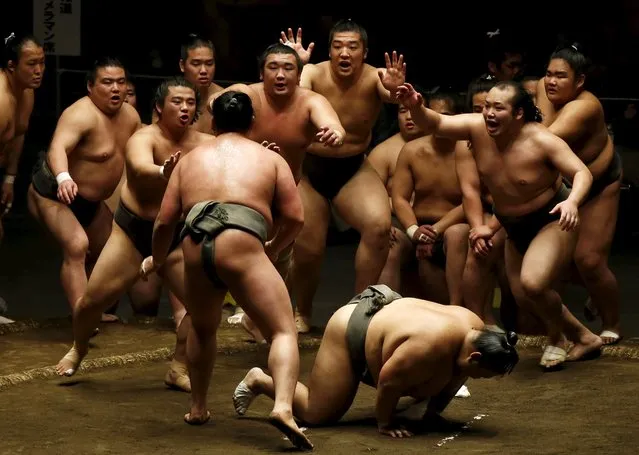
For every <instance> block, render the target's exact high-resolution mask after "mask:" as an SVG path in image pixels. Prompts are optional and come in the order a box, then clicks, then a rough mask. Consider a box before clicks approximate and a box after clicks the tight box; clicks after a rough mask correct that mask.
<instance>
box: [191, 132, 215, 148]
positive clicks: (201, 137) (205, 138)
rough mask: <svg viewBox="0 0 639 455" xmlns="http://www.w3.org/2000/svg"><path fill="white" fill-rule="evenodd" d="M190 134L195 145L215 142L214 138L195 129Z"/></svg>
mask: <svg viewBox="0 0 639 455" xmlns="http://www.w3.org/2000/svg"><path fill="white" fill-rule="evenodd" d="M192 133H193V142H195V143H196V144H197V145H201V144H206V143H207V142H213V141H214V140H215V136H214V135H212V134H209V133H203V132H201V131H197V130H195V129H193V130H192Z"/></svg>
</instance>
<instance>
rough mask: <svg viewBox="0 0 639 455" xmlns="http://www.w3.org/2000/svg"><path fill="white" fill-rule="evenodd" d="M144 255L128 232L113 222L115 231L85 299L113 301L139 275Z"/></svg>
mask: <svg viewBox="0 0 639 455" xmlns="http://www.w3.org/2000/svg"><path fill="white" fill-rule="evenodd" d="M141 262H142V255H141V254H140V253H139V252H138V250H137V249H136V248H135V245H134V244H133V242H132V241H131V239H130V238H129V236H127V235H126V233H125V232H124V231H123V230H122V229H121V228H120V226H118V225H117V224H116V223H113V227H112V229H111V235H110V236H109V239H108V240H107V242H106V244H105V245H104V248H102V251H101V253H100V255H99V256H98V259H97V261H96V263H95V266H94V267H93V271H92V272H91V277H90V278H89V282H88V284H87V290H86V295H85V299H88V300H90V301H99V302H105V303H107V304H112V303H113V301H114V300H116V299H118V298H120V297H121V296H122V295H124V293H126V291H127V290H128V289H129V288H130V287H131V286H132V285H133V284H134V283H135V282H136V281H137V280H138V279H139V271H140V264H141Z"/></svg>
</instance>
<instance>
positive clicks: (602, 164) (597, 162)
mask: <svg viewBox="0 0 639 455" xmlns="http://www.w3.org/2000/svg"><path fill="white" fill-rule="evenodd" d="M614 153H615V149H614V145H613V143H612V141H608V143H607V144H606V146H605V147H604V148H603V150H601V151H598V152H595V153H594V155H595V157H594V158H592V157H591V156H588V157H582V156H581V155H580V154H577V156H579V158H581V160H582V161H583V162H584V163H587V166H588V170H589V171H590V173H591V174H592V178H593V179H594V180H597V179H598V178H600V177H601V176H602V175H603V174H605V173H606V171H607V170H608V166H610V163H611V162H612V159H613V156H614ZM589 155H593V153H590V154H589Z"/></svg>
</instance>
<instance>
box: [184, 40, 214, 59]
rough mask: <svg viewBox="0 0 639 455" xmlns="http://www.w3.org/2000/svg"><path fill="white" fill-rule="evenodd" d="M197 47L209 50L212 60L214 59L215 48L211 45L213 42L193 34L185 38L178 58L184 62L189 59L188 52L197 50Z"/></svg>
mask: <svg viewBox="0 0 639 455" xmlns="http://www.w3.org/2000/svg"><path fill="white" fill-rule="evenodd" d="M198 47H206V48H209V49H211V51H212V52H213V59H215V46H214V45H213V41H211V40H208V39H206V38H202V37H201V36H199V35H196V34H195V33H190V34H189V35H188V36H187V38H186V41H185V42H184V43H183V44H182V47H181V48H180V58H181V59H182V60H184V61H185V62H186V59H187V58H188V57H189V51H190V50H192V49H197V48H198Z"/></svg>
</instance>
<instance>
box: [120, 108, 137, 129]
mask: <svg viewBox="0 0 639 455" xmlns="http://www.w3.org/2000/svg"><path fill="white" fill-rule="evenodd" d="M120 109H121V112H122V114H123V117H124V121H125V122H126V123H127V124H130V125H131V126H137V125H139V124H140V123H141V120H140V114H138V111H137V110H136V109H135V108H134V107H133V106H131V105H130V104H129V103H122V107H121V108H120Z"/></svg>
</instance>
